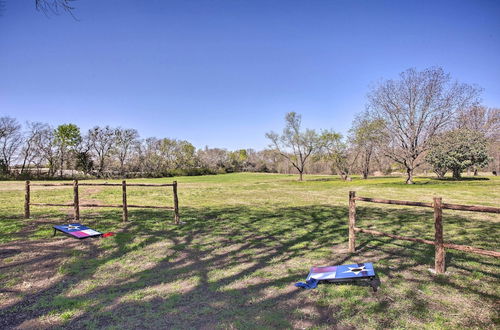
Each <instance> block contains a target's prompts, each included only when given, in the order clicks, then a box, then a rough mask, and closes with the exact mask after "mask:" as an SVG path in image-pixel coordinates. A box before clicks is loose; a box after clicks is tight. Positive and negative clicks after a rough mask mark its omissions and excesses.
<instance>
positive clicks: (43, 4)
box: [35, 0, 76, 19]
mask: <svg viewBox="0 0 500 330" xmlns="http://www.w3.org/2000/svg"><path fill="white" fill-rule="evenodd" d="M74 1H75V0H35V7H36V9H37V10H38V11H41V12H42V13H44V14H45V15H47V16H48V15H49V14H54V15H59V14H60V13H61V12H65V13H68V14H70V15H71V16H72V17H73V18H74V19H76V17H75V16H74V15H73V10H74V9H75V8H74V7H73V6H72V5H71V4H72V2H74Z"/></svg>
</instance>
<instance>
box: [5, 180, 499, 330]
mask: <svg viewBox="0 0 500 330" xmlns="http://www.w3.org/2000/svg"><path fill="white" fill-rule="evenodd" d="M296 179H297V177H296V176H290V175H276V174H252V173H242V174H227V175H216V176H202V177H178V178H164V179H137V180H129V181H135V182H153V183H165V182H171V181H172V180H177V181H178V182H179V200H180V208H181V220H182V221H183V222H184V224H182V225H180V226H176V225H174V224H173V222H172V213H171V212H169V211H162V210H151V209H130V210H129V219H130V221H129V222H127V223H123V222H121V210H120V209H108V208H99V209H97V208H95V209H82V210H81V221H80V222H82V223H84V224H86V225H88V226H90V227H92V228H94V229H96V230H99V231H102V232H106V231H114V232H116V233H117V235H115V236H113V237H109V238H103V239H93V240H84V241H77V240H74V239H71V238H65V237H63V236H60V235H58V236H56V237H52V236H51V235H52V230H51V226H52V225H53V224H62V223H68V222H69V221H70V220H71V219H72V210H71V208H62V207H51V208H46V207H45V208H42V207H35V206H33V207H32V219H29V220H24V219H22V212H23V202H24V193H23V188H24V183H23V182H15V181H8V182H7V181H6V182H0V328H14V327H19V328H37V329H40V328H42V329H43V328H57V327H72V328H116V329H123V328H176V329H188V328H204V329H213V328H223V329H234V328H237V329H240V328H244V329H246V328H316V329H321V328H335V327H337V328H361V329H363V328H366V329H371V328H418V329H421V328H429V329H438V328H439V329H441V328H450V329H452V328H453V329H455V328H457V327H460V328H478V329H479V328H481V329H484V328H492V329H493V328H498V326H499V323H500V321H499V314H498V301H499V299H500V286H499V275H498V274H499V272H498V271H499V266H500V261H499V260H497V259H494V258H490V257H482V256H477V255H474V254H468V253H463V252H458V251H452V250H448V251H447V271H448V274H447V275H445V276H433V275H432V274H430V273H429V272H428V271H427V269H429V268H432V267H433V262H434V250H433V247H432V246H427V245H422V244H418V243H411V242H405V241H398V240H393V239H390V238H381V237H373V236H369V235H365V234H358V237H357V245H358V250H357V252H356V253H354V254H349V253H348V252H347V249H346V248H347V212H348V210H347V200H348V192H349V191H350V190H354V191H356V193H357V195H358V196H365V197H380V198H388V199H402V200H412V201H422V202H431V201H432V197H434V196H441V197H443V201H444V202H445V203H459V204H477V205H488V206H499V204H500V203H499V201H500V178H497V177H487V178H483V179H484V180H473V179H468V180H467V179H465V180H463V181H452V180H447V181H438V180H434V179H431V178H417V180H416V182H417V184H415V185H412V186H408V185H405V184H404V180H403V179H402V178H392V177H386V178H371V179H368V180H361V179H359V178H355V179H354V180H353V181H352V182H342V181H340V180H339V179H338V178H337V177H333V176H305V179H306V181H304V182H297V181H296ZM110 182H111V181H110ZM80 198H81V200H82V202H85V201H87V202H100V203H110V204H111V203H113V204H121V191H120V187H81V188H80ZM128 199H129V200H128V202H129V204H149V205H171V204H172V194H171V189H167V188H162V189H156V188H143V187H129V188H128ZM32 201H33V202H50V201H51V202H71V201H72V188H71V187H57V188H48V187H33V188H32ZM443 219H444V230H445V240H446V241H447V242H451V243H457V244H467V245H472V246H476V247H480V248H484V249H490V250H499V246H498V245H499V244H498V242H500V237H499V236H500V235H499V230H498V228H499V225H498V224H499V220H500V219H499V216H498V215H494V214H482V213H474V212H455V211H449V210H444V217H443ZM358 225H359V226H361V227H365V228H374V229H376V230H379V231H386V232H391V233H397V234H401V235H405V236H412V237H421V238H426V239H433V215H432V209H428V208H417V207H403V206H401V207H398V206H390V205H382V204H371V203H363V202H358ZM362 261H372V262H373V263H374V265H375V268H376V270H377V272H378V274H379V276H380V280H381V283H382V285H381V287H380V289H379V291H378V292H376V293H373V292H372V291H371V290H370V288H369V287H365V286H355V285H332V284H330V285H329V284H321V285H320V286H319V287H318V288H317V289H315V290H301V289H298V288H296V287H295V286H294V285H293V284H294V283H295V282H297V281H301V280H304V279H305V277H306V275H307V273H308V271H309V268H310V267H311V266H313V265H330V264H342V263H352V262H362Z"/></svg>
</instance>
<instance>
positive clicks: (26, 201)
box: [24, 180, 180, 224]
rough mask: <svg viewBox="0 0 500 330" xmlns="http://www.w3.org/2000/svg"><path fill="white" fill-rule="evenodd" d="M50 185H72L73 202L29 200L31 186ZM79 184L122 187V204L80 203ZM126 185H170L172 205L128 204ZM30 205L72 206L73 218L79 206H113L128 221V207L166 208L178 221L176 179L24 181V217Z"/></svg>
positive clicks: (77, 212) (28, 213) (26, 216)
mask: <svg viewBox="0 0 500 330" xmlns="http://www.w3.org/2000/svg"><path fill="white" fill-rule="evenodd" d="M32 186H38V187H51V186H73V203H32V202H31V187H32ZM79 186H121V187H122V204H90V203H86V204H80V197H79ZM127 186H129V187H172V191H173V195H174V198H173V204H174V205H173V206H153V205H130V204H128V203H127ZM30 206H67V207H71V206H72V207H73V214H74V219H75V220H80V207H113V208H121V209H123V213H122V220H123V221H128V209H129V208H145V209H166V210H173V211H174V222H175V223H176V224H179V223H180V216H179V198H178V196H177V181H174V182H173V183H165V184H148V183H127V181H126V180H123V181H122V183H79V182H78V180H74V181H73V183H31V182H30V181H26V184H25V198H24V218H25V219H28V218H29V217H30V213H31V212H30V211H31V210H30Z"/></svg>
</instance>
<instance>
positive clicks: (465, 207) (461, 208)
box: [442, 203, 500, 213]
mask: <svg viewBox="0 0 500 330" xmlns="http://www.w3.org/2000/svg"><path fill="white" fill-rule="evenodd" d="M442 206H443V209H449V210H459V211H473V212H485V213H500V208H498V207H491V206H480V205H459V204H448V203H443V205H442Z"/></svg>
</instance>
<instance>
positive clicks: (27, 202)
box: [24, 180, 30, 219]
mask: <svg viewBox="0 0 500 330" xmlns="http://www.w3.org/2000/svg"><path fill="white" fill-rule="evenodd" d="M29 217H30V182H29V180H28V181H26V185H25V192H24V218H25V219H29Z"/></svg>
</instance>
